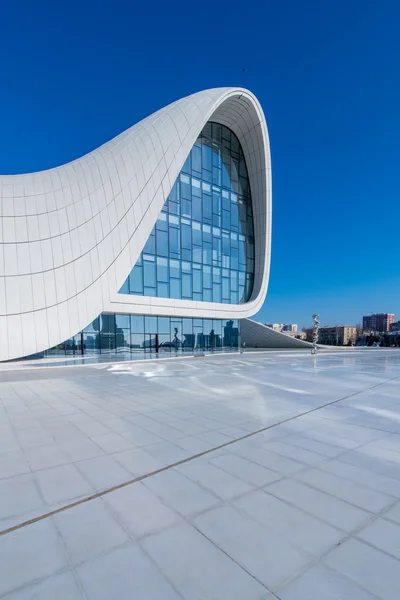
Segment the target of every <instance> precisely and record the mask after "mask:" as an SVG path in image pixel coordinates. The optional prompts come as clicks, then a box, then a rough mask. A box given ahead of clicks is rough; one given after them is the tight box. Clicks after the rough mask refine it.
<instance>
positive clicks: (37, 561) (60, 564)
mask: <svg viewBox="0 0 400 600" xmlns="http://www.w3.org/2000/svg"><path fill="white" fill-rule="evenodd" d="M67 565H68V559H67V556H66V554H65V552H64V549H63V548H62V546H61V544H60V541H59V539H58V537H57V532H56V530H55V527H54V525H53V523H51V521H49V520H48V519H46V520H44V521H39V522H38V523H34V524H33V525H29V526H27V527H23V528H22V529H18V530H17V531H13V532H12V533H8V534H6V535H3V536H0V594H5V593H6V592H11V591H13V590H15V588H18V587H20V586H22V585H25V584H27V583H31V582H33V581H35V580H40V579H42V578H44V577H49V576H50V575H53V574H54V573H56V572H57V571H59V570H61V569H63V568H65V567H67Z"/></svg>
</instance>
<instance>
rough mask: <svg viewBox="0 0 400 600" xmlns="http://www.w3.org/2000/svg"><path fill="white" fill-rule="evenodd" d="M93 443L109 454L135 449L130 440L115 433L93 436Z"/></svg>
mask: <svg viewBox="0 0 400 600" xmlns="http://www.w3.org/2000/svg"><path fill="white" fill-rule="evenodd" d="M92 441H93V442H94V443H95V444H97V445H98V446H100V448H102V449H103V450H104V452H107V453H108V454H110V453H112V452H122V451H123V450H129V449H130V448H133V444H132V443H131V442H130V441H129V440H127V439H126V438H124V437H122V435H118V434H117V433H115V432H111V433H105V434H103V435H96V436H92Z"/></svg>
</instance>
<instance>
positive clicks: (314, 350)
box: [311, 315, 319, 354]
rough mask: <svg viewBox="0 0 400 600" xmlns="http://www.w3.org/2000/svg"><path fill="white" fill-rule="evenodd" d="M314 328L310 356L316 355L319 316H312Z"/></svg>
mask: <svg viewBox="0 0 400 600" xmlns="http://www.w3.org/2000/svg"><path fill="white" fill-rule="evenodd" d="M312 318H313V321H314V328H313V336H312V337H313V347H312V349H311V354H317V351H318V349H317V342H318V330H319V315H313V317H312Z"/></svg>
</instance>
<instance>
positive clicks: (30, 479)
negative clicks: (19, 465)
mask: <svg viewBox="0 0 400 600" xmlns="http://www.w3.org/2000/svg"><path fill="white" fill-rule="evenodd" d="M45 507H46V505H45V503H44V502H43V499H42V497H41V496H40V493H39V490H38V488H37V486H36V485H35V479H34V476H33V475H19V476H17V477H10V478H8V479H3V480H2V481H0V519H8V518H9V517H12V516H14V515H20V514H23V513H27V512H30V511H32V510H35V509H38V508H43V509H44V508H45Z"/></svg>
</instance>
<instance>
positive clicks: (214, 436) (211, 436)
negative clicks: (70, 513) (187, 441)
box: [197, 431, 233, 447]
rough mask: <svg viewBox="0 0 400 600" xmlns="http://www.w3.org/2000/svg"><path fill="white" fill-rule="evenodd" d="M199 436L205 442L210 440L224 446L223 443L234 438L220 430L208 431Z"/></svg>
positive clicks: (212, 443)
mask: <svg viewBox="0 0 400 600" xmlns="http://www.w3.org/2000/svg"><path fill="white" fill-rule="evenodd" d="M197 437H199V438H200V439H201V440H203V441H204V442H208V443H209V444H211V445H212V447H215V446H222V444H227V443H228V442H231V441H232V440H233V437H232V436H229V435H226V434H224V433H221V432H220V431H207V432H206V433H201V434H199V435H198V436H197Z"/></svg>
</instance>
